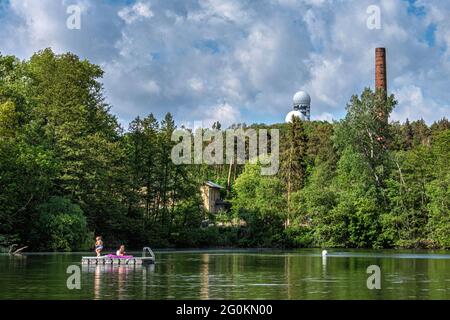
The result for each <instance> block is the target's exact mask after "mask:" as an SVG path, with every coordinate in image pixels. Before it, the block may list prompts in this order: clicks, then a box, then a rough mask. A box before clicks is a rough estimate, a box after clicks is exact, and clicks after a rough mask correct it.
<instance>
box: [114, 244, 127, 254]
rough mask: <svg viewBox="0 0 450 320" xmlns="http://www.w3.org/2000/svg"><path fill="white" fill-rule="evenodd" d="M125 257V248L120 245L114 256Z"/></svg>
mask: <svg viewBox="0 0 450 320" xmlns="http://www.w3.org/2000/svg"><path fill="white" fill-rule="evenodd" d="M126 255H127V254H126V253H125V246H124V245H121V246H120V248H119V250H117V251H116V256H119V257H123V256H126Z"/></svg>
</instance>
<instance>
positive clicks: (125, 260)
mask: <svg viewBox="0 0 450 320" xmlns="http://www.w3.org/2000/svg"><path fill="white" fill-rule="evenodd" d="M147 253H148V254H150V256H147ZM155 260H156V259H155V254H154V253H153V251H152V249H150V248H149V247H145V248H143V249H142V257H134V256H116V255H113V254H108V255H106V256H100V257H81V264H83V265H104V264H108V265H121V266H123V265H146V264H153V263H155Z"/></svg>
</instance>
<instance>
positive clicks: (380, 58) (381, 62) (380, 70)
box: [375, 48, 387, 93]
mask: <svg viewBox="0 0 450 320" xmlns="http://www.w3.org/2000/svg"><path fill="white" fill-rule="evenodd" d="M386 69H387V68H386V49H385V48H376V49H375V90H378V89H383V90H384V92H385V93H387V77H386Z"/></svg>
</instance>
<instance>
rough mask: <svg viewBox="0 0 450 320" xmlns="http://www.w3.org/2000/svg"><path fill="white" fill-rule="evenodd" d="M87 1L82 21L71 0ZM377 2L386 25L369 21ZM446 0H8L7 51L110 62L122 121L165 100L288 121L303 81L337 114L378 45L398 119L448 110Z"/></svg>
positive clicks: (0, 41) (323, 113)
mask: <svg viewBox="0 0 450 320" xmlns="http://www.w3.org/2000/svg"><path fill="white" fill-rule="evenodd" d="M73 4H76V5H79V6H80V8H81V9H82V15H81V29H80V30H69V29H68V28H67V27H66V19H67V17H68V15H67V14H66V8H67V6H69V5H73ZM370 5H377V6H378V7H379V8H380V13H381V29H379V30H377V29H375V30H371V29H369V28H367V25H366V22H367V18H368V17H369V14H367V12H366V10H367V8H368V6H370ZM448 16H450V3H449V1H447V0H434V1H424V0H415V1H413V0H381V1H377V0H335V1H332V0H261V1H257V0H220V1H219V0H183V1H170V0H120V1H119V0H117V1H112V0H110V1H107V0H40V1H35V0H9V1H6V0H0V23H1V25H2V31H0V51H1V53H2V54H13V55H16V56H18V57H20V58H21V59H26V58H29V57H30V55H31V54H33V52H36V51H38V50H40V49H43V48H46V47H52V48H53V49H54V50H55V51H56V52H58V53H59V52H66V51H71V52H74V53H76V54H78V55H79V56H80V57H82V58H86V59H89V60H90V61H92V62H94V63H97V64H99V65H101V66H102V68H103V69H104V70H105V76H104V79H103V82H104V84H105V94H106V97H107V101H108V102H109V103H110V104H111V106H112V112H113V113H114V114H116V115H117V116H118V118H119V119H120V121H121V123H123V124H126V123H128V122H129V121H130V120H132V119H133V118H134V117H135V116H137V115H140V116H145V115H146V114H148V113H154V114H155V115H156V116H157V117H159V118H161V117H162V116H163V115H164V113H165V112H167V111H170V112H172V113H173V114H174V115H175V118H176V120H177V122H178V123H180V122H185V123H192V122H194V121H203V122H204V123H205V125H208V124H210V123H212V122H213V121H216V120H219V121H221V122H222V123H224V124H225V125H227V124H231V123H233V122H246V123H254V122H265V123H276V122H281V121H283V119H284V117H285V115H286V114H287V112H289V111H290V110H291V101H292V96H293V94H294V93H295V92H296V91H297V90H306V91H308V92H309V93H310V95H311V98H312V106H311V107H312V110H311V113H312V118H313V119H323V120H331V119H339V118H341V117H342V116H343V115H344V114H345V106H346V103H347V102H348V100H349V99H350V97H351V95H352V94H356V93H360V92H361V91H362V90H363V88H364V87H367V86H370V87H373V82H374V49H375V47H377V46H384V47H386V48H387V52H388V86H389V91H390V92H392V93H394V94H395V95H396V97H397V100H398V102H399V105H398V107H397V108H396V110H395V111H394V113H393V114H392V117H391V119H392V120H400V121H403V120H405V119H406V118H409V119H413V120H415V119H420V118H423V119H425V120H426V121H427V122H428V123H431V122H432V121H434V120H437V119H440V118H442V117H443V116H447V117H448V116H449V113H450V112H449V111H450V90H448V88H449V87H450V20H449V19H448Z"/></svg>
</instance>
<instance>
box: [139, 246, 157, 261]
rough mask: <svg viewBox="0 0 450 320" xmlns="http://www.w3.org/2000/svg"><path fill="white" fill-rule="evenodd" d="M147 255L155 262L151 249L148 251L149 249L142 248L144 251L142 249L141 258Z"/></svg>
mask: <svg viewBox="0 0 450 320" xmlns="http://www.w3.org/2000/svg"><path fill="white" fill-rule="evenodd" d="M147 253H148V254H150V256H151V257H152V258H153V260H154V261H155V260H156V259H155V254H154V253H153V251H152V249H150V247H144V249H142V257H146V256H147Z"/></svg>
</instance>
